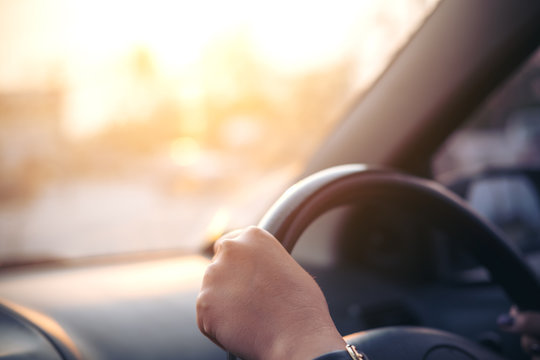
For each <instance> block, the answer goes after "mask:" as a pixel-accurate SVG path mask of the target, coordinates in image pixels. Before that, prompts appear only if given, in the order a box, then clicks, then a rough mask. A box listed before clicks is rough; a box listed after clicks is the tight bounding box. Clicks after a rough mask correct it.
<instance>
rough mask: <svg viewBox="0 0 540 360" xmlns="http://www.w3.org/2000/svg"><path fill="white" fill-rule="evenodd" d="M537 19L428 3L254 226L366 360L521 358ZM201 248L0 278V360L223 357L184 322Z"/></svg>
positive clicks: (536, 217)
mask: <svg viewBox="0 0 540 360" xmlns="http://www.w3.org/2000/svg"><path fill="white" fill-rule="evenodd" d="M539 18H540V3H538V2H533V1H505V0H500V1H499V0H497V1H489V2H488V1H468V0H442V1H440V3H439V4H438V5H437V6H436V8H435V9H434V10H433V12H432V13H431V14H430V15H429V16H428V17H427V18H426V19H425V20H424V22H423V23H422V24H421V26H420V27H419V29H418V30H417V31H416V32H415V33H414V34H413V36H412V37H411V38H410V40H409V41H408V42H407V43H406V44H405V45H404V46H403V47H402V48H401V50H400V51H399V52H398V53H397V54H396V55H395V56H394V57H393V59H392V60H391V62H390V64H389V65H388V66H387V67H386V69H385V70H384V71H383V73H382V74H381V75H380V76H379V77H378V78H377V80H376V81H375V82H374V84H373V85H372V86H371V87H370V88H369V89H367V90H366V91H365V92H364V93H362V94H361V95H360V96H359V97H358V98H357V99H356V101H355V102H354V104H353V105H352V106H351V107H350V108H349V109H348V111H347V112H346V113H345V114H344V116H343V117H342V119H341V120H340V121H339V123H338V124H337V125H336V126H335V128H334V129H333V130H332V131H331V132H330V134H329V135H328V136H327V137H326V138H325V139H324V141H323V142H322V143H321V145H320V146H319V147H318V148H317V150H316V151H315V152H314V153H313V154H312V156H311V157H310V158H309V160H308V162H307V163H306V164H304V166H303V168H302V172H301V175H300V176H299V177H298V179H296V180H298V181H300V182H299V183H297V185H295V186H294V187H292V188H291V190H288V191H287V192H286V193H285V194H284V195H283V196H282V197H281V198H279V199H278V198H276V199H275V200H276V202H275V203H274V205H273V206H272V207H270V209H268V211H267V212H266V214H265V215H264V216H263V214H261V221H260V223H259V226H262V227H263V228H265V229H267V230H269V231H270V232H271V233H273V234H274V235H276V237H277V238H278V240H280V241H281V242H282V243H283V244H284V246H285V247H286V248H287V249H288V250H289V251H292V255H293V257H294V258H295V259H296V260H297V261H298V262H299V263H300V264H301V265H302V266H303V267H304V268H305V269H306V270H307V271H308V272H309V273H310V274H312V275H313V276H314V278H315V279H316V281H317V283H318V284H319V285H320V287H321V288H322V290H323V292H324V294H325V296H326V299H327V301H328V304H329V308H330V313H331V315H332V318H333V320H334V322H335V323H336V326H337V328H338V330H339V331H340V333H341V334H342V335H344V336H345V335H349V334H354V333H358V332H362V333H360V334H358V335H355V337H354V339H352V338H351V339H352V340H351V341H354V342H355V343H356V344H358V345H357V347H358V349H359V350H362V351H364V352H365V353H366V354H367V355H368V357H369V358H370V359H375V360H377V359H391V358H393V359H398V358H399V359H406V360H409V359H411V360H412V359H417V360H420V359H449V358H455V359H461V358H463V359H527V358H528V355H526V354H524V353H523V351H522V350H521V348H520V342H519V336H518V335H516V334H508V333H504V332H502V331H500V330H499V329H498V327H497V324H496V319H497V316H498V315H500V314H503V313H506V312H508V309H509V308H510V307H511V306H512V305H513V304H517V305H518V306H519V307H520V308H522V309H526V310H540V281H539V279H538V275H539V274H540V256H539V255H540V225H539V224H540V146H539V144H540V125H538V124H540V119H539V116H540V111H538V109H540V107H538V106H539V105H540V51H539V49H540V48H539V45H540V22H539V21H538V19H539ZM479 129H480V130H482V131H484V130H485V131H487V132H489V134H492V135H493V134H495V135H493V136H495V137H492V138H489V139H487V138H486V137H483V136H484V135H482V134H484V133H482V134H480V131H479ZM486 129H487V130H486ZM501 129H503V130H504V131H506V132H505V133H504V134H506V135H504V136H501V137H496V136H498V135H497V134H499V133H500V131H499V130H501ZM498 131H499V132H498ZM501 131H502V130H501ZM306 136H307V134H306ZM509 139H510V140H509ZM504 141H509V142H508V143H505V142H504ZM488 143H489V146H488V145H485V149H487V154H483V153H482V151H485V150H484V148H482V146H483V144H488ZM516 154H517V155H516ZM490 156H491V157H490ZM463 157H467V158H471V157H474V158H475V159H480V160H479V161H478V163H477V164H478V166H476V167H474V168H462V167H460V161H461V159H462V158H463ZM492 158H494V159H495V160H493V159H492ZM482 159H489V160H486V161H484V162H483V163H482V162H481V161H482ZM302 179H304V180H302ZM291 185H292V184H291ZM254 225H255V224H254ZM179 236H181V235H179ZM293 247H294V250H293ZM210 249H211V246H210V247H206V248H205V249H202V250H201V251H199V252H197V253H188V252H183V251H170V252H161V253H158V254H157V255H156V254H153V255H151V256H143V255H137V256H111V257H102V258H101V257H97V258H89V259H80V260H77V259H74V260H64V261H60V260H59V261H50V262H45V263H37V264H28V265H23V266H13V267H5V268H2V269H0V274H1V275H0V349H1V351H0V358H1V359H73V360H80V359H198V360H205V359H224V358H226V353H225V351H224V350H223V349H221V348H219V347H218V346H217V345H215V344H214V343H212V342H211V341H210V340H208V339H206V338H205V337H204V335H202V334H201V333H200V332H199V329H198V327H197V322H196V313H195V301H196V297H197V294H198V291H199V288H200V285H201V281H202V277H203V274H204V271H205V268H206V266H207V265H208V264H209V262H210V259H211V257H212V252H211V250H210ZM388 344H390V345H388ZM417 349H418V350H417ZM434 349H435V350H434ZM370 351H371V353H370Z"/></svg>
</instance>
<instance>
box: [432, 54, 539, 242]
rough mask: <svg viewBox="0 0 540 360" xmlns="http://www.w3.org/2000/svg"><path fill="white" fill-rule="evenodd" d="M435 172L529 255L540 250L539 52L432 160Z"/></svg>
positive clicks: (440, 179) (494, 94) (436, 176)
mask: <svg viewBox="0 0 540 360" xmlns="http://www.w3.org/2000/svg"><path fill="white" fill-rule="evenodd" d="M432 166H433V172H434V176H435V178H436V179H437V180H439V181H441V182H443V183H444V184H446V185H447V186H448V187H450V188H451V189H452V190H454V191H455V192H456V193H458V194H459V195H461V196H462V197H464V198H465V199H466V200H467V201H468V202H469V204H470V205H471V206H472V207H473V208H474V209H475V210H477V211H478V212H479V213H480V214H482V215H483V216H485V217H486V218H488V219H489V220H491V221H492V222H493V223H495V224H496V225H497V226H498V227H499V228H501V229H502V230H503V231H504V232H505V233H506V235H507V237H508V238H509V239H511V240H512V241H513V242H514V243H516V244H517V245H518V246H519V247H520V248H521V249H523V250H524V251H525V252H531V251H538V250H540V50H537V51H536V52H535V53H534V54H533V55H532V56H531V57H530V59H529V60H528V61H527V62H526V63H525V64H524V65H523V66H522V67H521V68H520V69H519V70H518V71H516V72H515V73H514V74H513V75H512V76H511V77H510V78H509V79H508V80H507V81H506V82H505V83H504V84H503V85H502V86H501V87H500V88H499V89H498V90H496V91H495V92H494V93H493V94H492V95H491V96H490V97H489V99H488V100H487V101H486V102H485V103H484V104H483V105H482V106H481V107H480V109H479V110H478V111H476V112H475V113H474V114H473V115H472V116H471V118H470V119H469V120H467V122H466V123H465V125H463V126H462V127H461V128H460V129H458V130H457V131H456V132H455V133H454V134H453V135H452V136H451V137H450V138H449V139H448V140H447V141H446V143H445V144H444V145H443V146H442V147H441V148H440V150H439V151H438V153H437V154H436V155H435V156H434V158H433V163H432Z"/></svg>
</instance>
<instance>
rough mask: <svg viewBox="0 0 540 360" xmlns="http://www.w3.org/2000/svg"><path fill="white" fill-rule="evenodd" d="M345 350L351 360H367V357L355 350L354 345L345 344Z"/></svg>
mask: <svg viewBox="0 0 540 360" xmlns="http://www.w3.org/2000/svg"><path fill="white" fill-rule="evenodd" d="M345 349H346V350H347V352H348V353H349V355H350V356H351V359H353V360H368V358H367V356H366V355H364V354H363V353H361V352H359V351H358V350H356V346H354V345H351V344H347V346H345Z"/></svg>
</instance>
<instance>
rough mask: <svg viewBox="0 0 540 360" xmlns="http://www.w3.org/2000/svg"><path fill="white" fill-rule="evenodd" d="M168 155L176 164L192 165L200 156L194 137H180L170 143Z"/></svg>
mask: <svg viewBox="0 0 540 360" xmlns="http://www.w3.org/2000/svg"><path fill="white" fill-rule="evenodd" d="M170 156H171V159H172V160H173V162H174V163H175V164H176V165H179V166H189V165H194V164H195V163H197V162H198V161H199V159H200V157H201V148H200V146H199V143H198V142H197V141H196V140H195V139H193V138H191V137H181V138H178V139H176V140H174V141H173V142H172V143H171V145H170Z"/></svg>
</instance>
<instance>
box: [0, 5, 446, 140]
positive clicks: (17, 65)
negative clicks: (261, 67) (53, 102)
mask: <svg viewBox="0 0 540 360" xmlns="http://www.w3.org/2000/svg"><path fill="white" fill-rule="evenodd" d="M419 1H420V0H409V1H408V0H384V1H383V0H379V1H373V0H371V1H370V0H333V1H310V0H273V1H255V0H228V1H218V0H198V1H192V0H191V1H185V0H179V1H173V0H153V1H151V0H138V1H133V0H132V1H128V0H116V1H113V0H108V1H107V0H94V1H84V0H0V92H2V91H4V92H5V91H7V92H9V91H28V90H35V89H38V90H39V89H42V88H43V87H47V86H50V85H51V84H54V83H56V82H61V83H62V88H63V89H64V90H67V91H68V93H69V94H68V95H69V96H68V102H67V105H66V109H65V111H64V112H65V118H66V119H67V120H66V121H65V123H66V128H67V131H68V133H71V134H72V135H77V134H79V135H80V134H87V133H92V132H94V131H96V130H97V129H99V128H101V127H102V126H103V124H104V123H106V122H107V121H108V120H107V119H108V117H110V112H111V111H112V108H113V107H114V103H115V102H117V101H119V100H118V99H115V98H114V95H115V94H118V93H119V92H122V91H125V87H126V86H125V84H124V85H121V82H120V81H116V80H114V81H113V80H111V79H114V78H116V77H117V76H119V75H118V73H119V66H121V64H122V62H125V60H126V57H127V56H128V55H130V54H133V52H134V51H137V49H143V50H144V51H146V52H147V53H149V54H150V55H151V56H152V60H153V61H155V65H156V67H157V69H158V70H159V72H160V73H161V75H163V76H164V77H169V78H174V77H178V76H184V75H186V73H190V72H193V69H194V67H196V66H197V64H198V61H199V60H200V59H201V57H202V55H203V53H204V51H205V49H206V48H207V47H208V45H209V44H210V43H211V42H212V41H215V39H216V38H218V37H220V36H224V34H227V33H234V32H237V33H245V34H248V36H249V38H250V39H251V40H252V42H253V44H254V50H255V51H256V52H257V55H258V57H260V58H261V59H262V60H263V61H264V62H265V63H267V64H268V65H269V66H272V67H275V68H277V69H279V70H280V71H283V72H287V73H295V72H296V73H301V72H305V71H309V69H313V68H317V67H321V66H325V65H327V64H329V63H332V62H333V61H336V59H339V58H340V57H343V56H345V54H346V53H347V52H350V51H351V49H352V48H354V46H357V44H359V43H360V42H362V41H360V39H359V38H361V37H362V36H366V39H367V40H366V41H364V42H362V44H363V45H362V46H357V50H358V51H359V52H360V51H361V52H362V53H363V54H362V57H363V58H365V57H368V56H370V57H372V61H371V62H373V63H377V61H378V60H379V59H380V57H381V56H380V55H378V53H379V52H381V51H380V49H379V48H380V47H381V46H382V45H381V44H382V43H383V42H391V41H386V40H384V41H381V36H388V34H382V35H380V34H375V35H373V34H374V33H373V32H372V29H373V25H374V21H375V22H376V21H383V22H384V21H385V19H384V16H383V17H381V15H380V14H381V12H380V10H379V9H380V8H384V9H385V13H388V14H390V15H389V16H390V17H389V19H390V20H391V21H392V22H393V23H397V22H404V23H406V22H409V21H411V20H410V18H413V17H414V16H416V15H414V12H413V11H411V9H413V8H414V4H415V3H419ZM435 1H436V0H434V1H430V2H432V3H434V2H435ZM428 2H429V1H428ZM411 4H412V5H411ZM428 7H429V6H428ZM392 14H393V15H392ZM397 25H399V24H397ZM397 25H396V26H397ZM369 35H373V36H371V37H369ZM379 35H380V36H379ZM379 62H380V61H379ZM119 64H120V65H119ZM375 67H376V66H375ZM368 72H369V71H364V72H363V73H364V74H366V73H368ZM122 86H123V87H122ZM96 104H99V106H96Z"/></svg>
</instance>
